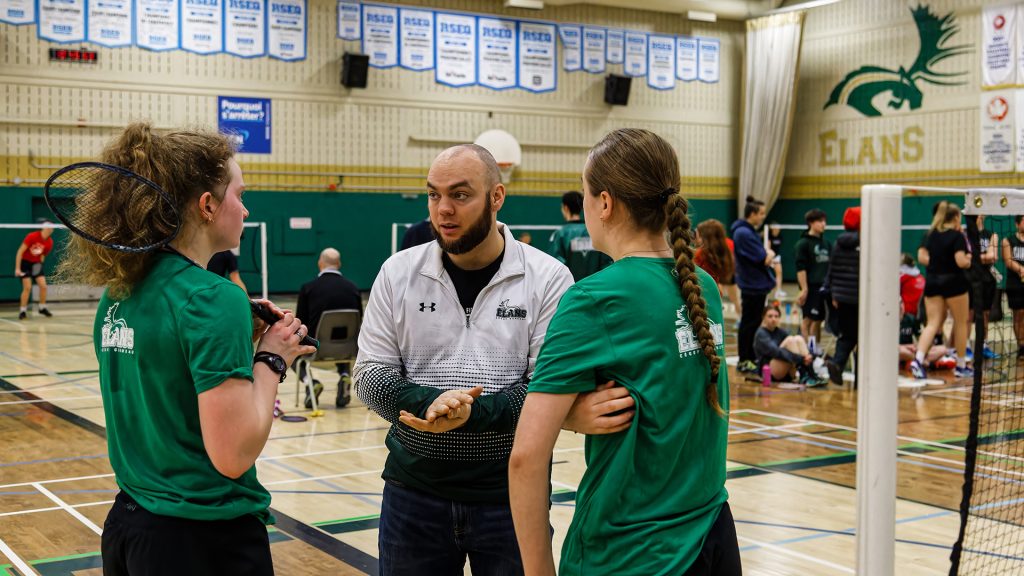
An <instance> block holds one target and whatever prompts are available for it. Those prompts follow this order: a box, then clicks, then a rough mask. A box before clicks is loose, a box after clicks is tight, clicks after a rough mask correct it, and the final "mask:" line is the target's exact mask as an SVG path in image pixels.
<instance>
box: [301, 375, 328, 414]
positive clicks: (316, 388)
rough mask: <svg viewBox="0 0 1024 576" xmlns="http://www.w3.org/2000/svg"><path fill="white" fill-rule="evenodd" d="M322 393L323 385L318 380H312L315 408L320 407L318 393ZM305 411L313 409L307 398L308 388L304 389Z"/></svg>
mask: <svg viewBox="0 0 1024 576" xmlns="http://www.w3.org/2000/svg"><path fill="white" fill-rule="evenodd" d="M323 391H324V385H323V383H321V382H320V381H319V380H316V379H314V380H313V393H314V394H316V402H317V406H319V405H320V393H321V392H323ZM305 405H306V410H312V409H313V400H311V399H310V397H309V388H306V404H305Z"/></svg>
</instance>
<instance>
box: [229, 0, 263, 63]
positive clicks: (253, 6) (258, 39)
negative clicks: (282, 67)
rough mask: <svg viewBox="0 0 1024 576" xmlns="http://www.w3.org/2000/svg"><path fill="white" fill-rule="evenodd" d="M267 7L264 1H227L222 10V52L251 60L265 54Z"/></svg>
mask: <svg viewBox="0 0 1024 576" xmlns="http://www.w3.org/2000/svg"><path fill="white" fill-rule="evenodd" d="M266 7H267V5H266V4H264V0H227V4H226V5H225V10H224V51H225V52H227V53H228V54H234V55H235V56H241V57H243V58H253V57H256V56H263V55H264V54H266V53H267V47H266V41H265V38H266V35H267V34H266V26H267V13H266Z"/></svg>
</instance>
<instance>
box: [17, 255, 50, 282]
mask: <svg viewBox="0 0 1024 576" xmlns="http://www.w3.org/2000/svg"><path fill="white" fill-rule="evenodd" d="M21 273H22V274H24V276H22V278H32V279H33V280H35V279H36V278H39V277H40V276H45V274H43V263H42V262H29V261H28V260H22V261H21Z"/></svg>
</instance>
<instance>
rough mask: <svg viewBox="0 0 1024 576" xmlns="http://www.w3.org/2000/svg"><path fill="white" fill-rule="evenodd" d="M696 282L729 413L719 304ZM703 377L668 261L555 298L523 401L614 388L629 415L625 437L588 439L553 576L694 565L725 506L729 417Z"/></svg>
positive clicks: (626, 263)
mask: <svg viewBox="0 0 1024 576" xmlns="http://www.w3.org/2000/svg"><path fill="white" fill-rule="evenodd" d="M697 276H698V278H699V281H700V287H701V292H702V295H703V296H704V298H705V299H706V302H707V308H708V317H709V320H710V322H711V330H712V333H713V334H714V335H715V340H716V343H717V344H718V354H719V356H720V357H721V358H722V363H721V368H720V373H719V378H718V397H719V402H720V403H721V405H722V409H724V410H728V409H729V380H728V375H727V370H726V365H725V347H724V344H723V337H722V335H723V323H722V301H721V297H720V296H719V293H718V288H717V287H716V285H715V281H714V280H713V279H712V278H711V276H709V275H708V274H707V273H706V272H704V271H703V270H700V269H699V268H698V270H697ZM709 376H710V364H709V363H708V361H707V359H706V358H705V357H704V354H703V352H702V351H701V350H700V347H699V344H698V341H697V339H696V336H695V335H694V333H693V330H692V328H691V325H690V321H689V317H688V316H687V312H686V307H685V306H684V304H683V299H682V297H681V295H680V293H679V287H678V283H677V280H676V278H675V276H674V274H673V264H672V260H671V259H667V258H666V259H651V258H624V259H622V260H619V261H618V262H615V263H614V264H612V265H611V266H610V267H608V268H606V269H604V270H602V271H601V272H599V273H597V274H595V275H593V276H590V277H588V278H587V279H585V280H583V281H582V282H579V283H577V284H576V285H574V286H573V287H571V288H569V290H568V291H567V292H566V293H565V295H564V296H563V297H562V300H561V302H559V304H558V311H557V312H556V313H555V316H554V318H552V320H551V324H550V326H549V327H548V331H547V335H546V337H545V341H544V347H543V348H542V349H541V352H540V356H539V358H538V359H537V368H536V371H535V372H534V376H533V380H532V381H531V382H530V388H529V391H530V393H535V392H546V393H552V394H570V393H576V392H585V391H589V390H593V389H594V386H595V385H596V384H598V383H603V382H606V381H608V380H614V381H615V382H617V383H618V384H619V385H622V386H625V387H626V388H628V389H629V391H630V394H631V395H632V397H633V398H634V400H635V401H636V415H635V416H634V420H633V424H632V426H630V427H629V429H628V430H625V431H623V432H619V433H617V434H610V435H597V436H588V437H587V440H586V460H587V471H586V473H585V474H584V475H583V479H582V481H581V482H580V486H579V490H578V492H577V495H576V513H575V515H574V516H573V519H572V524H571V525H570V526H569V532H568V534H567V535H566V537H565V543H564V544H563V546H562V561H561V568H560V570H559V573H560V574H561V576H570V575H575V574H587V575H589V574H616V575H618V576H623V575H631V574H635V575H637V576H640V575H643V576H652V575H655V574H665V575H678V574H682V573H683V572H685V571H686V570H687V568H689V566H690V565H691V564H692V563H693V562H694V560H695V559H696V558H697V555H698V554H699V552H700V549H701V546H702V545H703V542H704V538H705V537H706V536H707V533H708V532H709V531H710V530H711V526H712V524H714V522H715V520H716V519H717V518H718V513H719V511H720V510H721V507H722V504H723V503H724V502H725V501H726V499H727V498H728V494H727V492H726V490H725V450H726V444H727V440H728V421H727V420H726V419H725V418H723V417H720V416H719V415H717V414H716V413H715V411H714V409H713V408H711V406H709V405H708V403H707V401H706V400H705V394H704V388H705V384H706V383H707V381H708V378H709Z"/></svg>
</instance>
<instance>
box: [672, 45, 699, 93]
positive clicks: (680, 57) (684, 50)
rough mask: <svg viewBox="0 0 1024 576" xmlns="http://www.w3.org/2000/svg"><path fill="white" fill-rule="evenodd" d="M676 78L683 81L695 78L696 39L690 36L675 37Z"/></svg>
mask: <svg viewBox="0 0 1024 576" xmlns="http://www.w3.org/2000/svg"><path fill="white" fill-rule="evenodd" d="M676 78H679V79H680V80H682V81H683V82H693V81H694V80H696V79H697V39H696V38H694V37H692V36H677V37H676Z"/></svg>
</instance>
